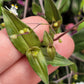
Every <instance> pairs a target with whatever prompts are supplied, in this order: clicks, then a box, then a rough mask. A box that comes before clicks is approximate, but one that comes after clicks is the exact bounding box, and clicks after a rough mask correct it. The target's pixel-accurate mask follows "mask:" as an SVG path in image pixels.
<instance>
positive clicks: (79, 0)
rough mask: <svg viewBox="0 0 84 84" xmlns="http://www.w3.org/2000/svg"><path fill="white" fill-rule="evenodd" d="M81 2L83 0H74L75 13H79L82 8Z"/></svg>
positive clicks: (73, 9)
mask: <svg viewBox="0 0 84 84" xmlns="http://www.w3.org/2000/svg"><path fill="white" fill-rule="evenodd" d="M80 4H81V0H72V5H71V7H72V8H71V9H72V12H73V13H74V14H75V15H77V14H78V12H79V10H80Z"/></svg>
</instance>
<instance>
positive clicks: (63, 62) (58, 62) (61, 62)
mask: <svg viewBox="0 0 84 84" xmlns="http://www.w3.org/2000/svg"><path fill="white" fill-rule="evenodd" d="M47 64H48V65H49V64H51V65H52V66H68V65H72V64H73V63H72V62H71V61H69V60H68V59H66V58H65V57H63V56H61V55H59V54H58V53H57V54H56V56H55V58H54V60H53V61H47Z"/></svg>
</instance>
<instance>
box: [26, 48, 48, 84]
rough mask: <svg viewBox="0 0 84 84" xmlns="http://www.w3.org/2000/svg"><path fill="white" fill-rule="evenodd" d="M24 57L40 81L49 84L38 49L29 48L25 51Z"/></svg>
mask: <svg viewBox="0 0 84 84" xmlns="http://www.w3.org/2000/svg"><path fill="white" fill-rule="evenodd" d="M26 56H27V58H28V61H29V63H30V65H31V66H32V68H33V70H34V71H35V72H36V73H37V74H38V75H39V76H40V78H41V79H42V81H43V82H44V83H45V84H49V82H48V71H47V63H46V60H45V58H44V56H43V54H42V52H41V50H40V48H38V47H33V48H30V49H29V50H28V51H27V53H26Z"/></svg>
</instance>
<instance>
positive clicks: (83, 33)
mask: <svg viewBox="0 0 84 84" xmlns="http://www.w3.org/2000/svg"><path fill="white" fill-rule="evenodd" d="M72 38H73V39H74V42H75V52H80V51H81V50H83V49H84V30H83V29H82V30H80V31H78V32H77V33H76V34H74V35H73V36H72Z"/></svg>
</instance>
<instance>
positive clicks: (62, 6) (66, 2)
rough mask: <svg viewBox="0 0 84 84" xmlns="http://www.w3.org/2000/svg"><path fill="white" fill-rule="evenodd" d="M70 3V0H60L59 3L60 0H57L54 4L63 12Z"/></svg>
mask: <svg viewBox="0 0 84 84" xmlns="http://www.w3.org/2000/svg"><path fill="white" fill-rule="evenodd" d="M70 4H71V0H61V4H60V0H57V1H56V3H55V5H56V7H57V8H58V7H59V8H58V9H59V11H60V12H61V13H65V12H67V11H68V10H69V7H70Z"/></svg>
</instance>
